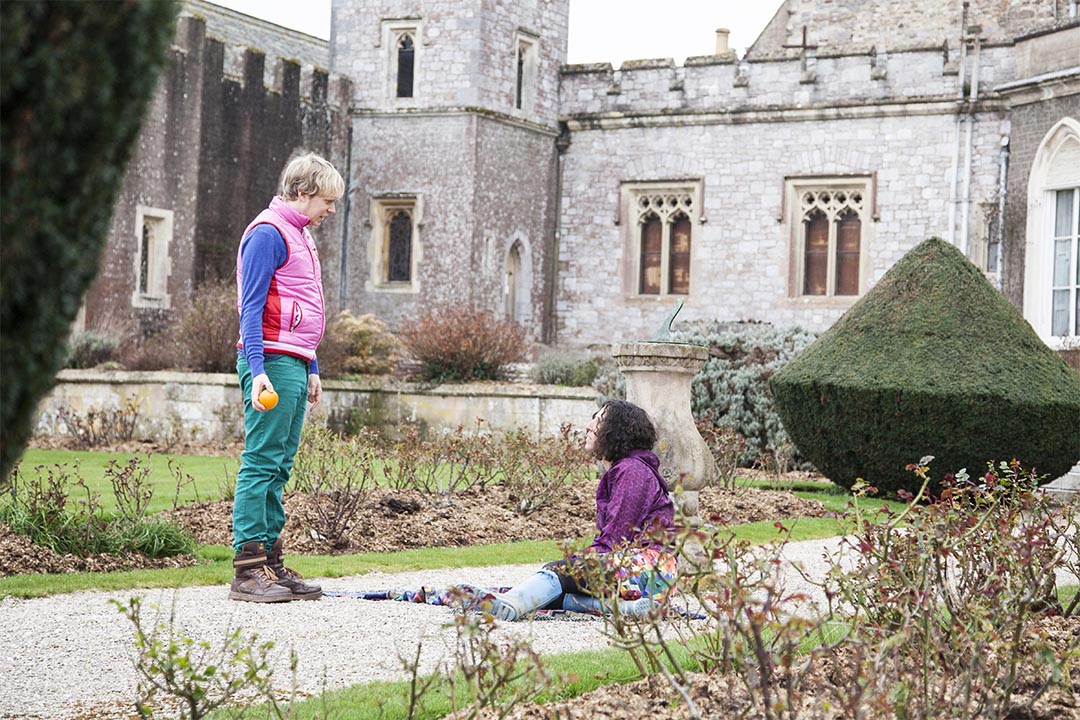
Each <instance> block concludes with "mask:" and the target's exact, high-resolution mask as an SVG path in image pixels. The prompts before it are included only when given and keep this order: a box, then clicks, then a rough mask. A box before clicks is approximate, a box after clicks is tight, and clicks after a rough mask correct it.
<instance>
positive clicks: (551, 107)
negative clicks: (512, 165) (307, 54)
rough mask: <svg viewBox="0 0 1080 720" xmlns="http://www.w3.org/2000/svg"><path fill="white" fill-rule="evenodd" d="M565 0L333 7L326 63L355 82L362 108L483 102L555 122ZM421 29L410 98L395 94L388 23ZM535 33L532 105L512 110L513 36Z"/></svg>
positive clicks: (440, 0)
mask: <svg viewBox="0 0 1080 720" xmlns="http://www.w3.org/2000/svg"><path fill="white" fill-rule="evenodd" d="M567 16H568V4H567V2H566V0H558V1H556V2H517V3H506V2H500V1H499V0H432V1H431V2H425V3H423V5H422V6H418V4H417V3H415V2H406V1H404V0H382V1H381V2H378V3H343V2H337V3H334V6H333V18H332V27H333V39H332V48H331V62H332V67H333V69H334V70H335V71H337V72H341V73H344V74H347V75H350V76H351V77H352V78H353V80H354V83H355V85H354V91H355V96H354V100H355V103H356V107H357V108H358V109H362V110H382V111H386V110H396V109H402V108H425V109H432V108H466V107H480V108H484V109H487V110H489V111H493V112H498V113H504V114H507V115H511V116H515V117H521V118H523V119H526V120H529V121H532V122H536V123H539V124H541V125H546V126H549V127H551V126H554V124H555V120H556V116H557V113H558V94H559V92H558V86H559V68H560V66H561V65H562V64H563V63H564V62H566V32H567ZM395 22H400V23H405V24H412V25H415V26H418V27H419V33H420V39H419V42H418V43H417V48H416V75H415V78H414V97H412V98H397V97H395V88H396V86H395V85H394V78H392V77H391V75H392V72H391V71H392V65H391V61H392V54H393V53H394V52H396V50H395V49H394V48H390V47H388V46H387V42H386V39H387V37H388V35H387V32H386V25H387V23H395ZM519 30H521V31H524V32H526V33H528V34H530V35H534V36H536V37H539V38H540V42H539V54H538V65H537V83H536V103H535V106H534V110H533V111H532V112H523V111H518V110H516V109H515V108H514V88H515V86H516V73H517V61H516V46H517V33H518V31H519Z"/></svg>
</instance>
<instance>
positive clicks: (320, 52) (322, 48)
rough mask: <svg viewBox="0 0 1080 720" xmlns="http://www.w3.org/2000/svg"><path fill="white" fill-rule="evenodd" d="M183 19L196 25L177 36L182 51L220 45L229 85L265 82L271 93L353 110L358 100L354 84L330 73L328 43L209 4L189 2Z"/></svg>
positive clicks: (202, 0)
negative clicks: (351, 92) (200, 45)
mask: <svg viewBox="0 0 1080 720" xmlns="http://www.w3.org/2000/svg"><path fill="white" fill-rule="evenodd" d="M180 18H181V23H194V25H191V26H190V27H189V29H187V31H185V30H184V29H181V30H180V31H179V32H178V33H177V38H178V44H179V46H180V48H181V49H182V50H189V49H191V47H193V43H201V42H204V41H205V42H207V43H211V44H213V43H216V44H218V45H220V46H221V51H220V56H221V64H220V68H221V70H220V72H221V75H222V77H224V78H226V79H228V80H233V81H237V82H239V83H241V85H244V86H246V85H247V84H248V83H249V82H251V83H261V84H262V86H263V87H265V88H266V89H267V90H268V91H270V92H274V93H277V94H280V95H298V96H299V97H300V98H301V99H302V100H306V101H311V102H316V103H319V102H326V103H328V104H329V105H331V106H333V107H338V108H344V107H348V105H349V103H350V102H351V100H352V98H351V97H350V95H349V82H348V80H347V79H346V78H345V77H344V76H342V75H339V74H337V73H331V72H330V71H329V70H328V69H327V68H329V66H330V51H329V43H328V42H327V41H326V40H322V39H320V38H317V37H312V36H311V35H306V34H304V33H300V32H297V31H295V30H289V29H288V28H283V27H281V26H279V25H275V24H273V23H269V22H266V21H265V20H260V19H258V18H254V17H251V16H250V15H244V14H243V13H238V12H235V11H232V10H229V9H227V8H223V7H221V6H218V5H214V4H212V3H209V2H204V0H185V2H184V4H183V6H182V9H181V13H180ZM198 26H201V30H200V29H198ZM192 33H194V35H192ZM211 54H212V55H214V54H217V53H215V52H214V51H213V50H211ZM215 61H216V59H215Z"/></svg>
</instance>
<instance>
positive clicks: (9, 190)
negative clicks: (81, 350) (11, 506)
mask: <svg viewBox="0 0 1080 720" xmlns="http://www.w3.org/2000/svg"><path fill="white" fill-rule="evenodd" d="M176 13H177V6H176V5H175V4H174V3H172V2H130V1H129V2H116V3H108V4H107V5H105V4H101V3H93V2H49V3H45V2H4V3H0V67H2V68H3V72H2V73H0V106H2V107H3V109H4V120H3V124H2V125H0V177H3V184H2V188H0V236H2V237H3V245H2V249H0V288H2V293H0V331H2V333H3V337H4V341H3V343H2V344H0V360H2V367H3V372H4V382H3V383H0V387H2V390H0V483H2V482H3V479H4V478H7V476H8V473H9V472H10V470H11V468H12V466H13V464H14V463H15V461H16V459H17V458H18V457H19V455H20V454H21V452H22V449H23V446H24V445H25V443H26V439H27V437H28V436H29V433H30V420H31V416H32V415H33V412H34V409H35V407H36V405H37V403H38V401H39V400H40V399H41V397H42V396H43V395H45V393H47V392H48V390H49V388H50V387H51V386H52V384H53V381H54V378H55V376H56V372H57V370H59V369H60V368H61V367H62V366H63V363H64V360H65V356H66V348H65V338H66V337H67V335H68V330H69V328H70V326H71V322H72V320H73V319H74V318H75V314H76V313H77V312H78V310H79V305H80V303H81V302H82V296H83V293H84V292H85V291H86V288H87V287H88V286H89V285H90V282H91V281H92V280H93V279H94V275H95V273H96V272H97V264H98V256H99V254H100V252H101V248H102V246H103V245H104V242H105V236H106V232H107V229H108V225H109V218H110V216H111V215H112V211H113V202H114V200H115V198H116V194H117V192H118V191H119V189H120V184H121V181H122V180H123V176H124V168H125V166H126V164H127V159H128V156H129V153H130V150H131V146H132V144H133V141H134V140H135V138H136V136H137V134H138V131H139V125H140V123H141V122H142V116H143V112H144V110H145V108H146V105H147V102H148V101H149V100H150V97H151V95H152V93H153V91H154V87H155V83H156V81H157V76H158V72H159V71H160V69H161V67H162V65H163V63H164V60H165V56H166V51H167V49H168V47H169V42H170V40H171V39H172V36H173V28H174V24H175V18H176Z"/></svg>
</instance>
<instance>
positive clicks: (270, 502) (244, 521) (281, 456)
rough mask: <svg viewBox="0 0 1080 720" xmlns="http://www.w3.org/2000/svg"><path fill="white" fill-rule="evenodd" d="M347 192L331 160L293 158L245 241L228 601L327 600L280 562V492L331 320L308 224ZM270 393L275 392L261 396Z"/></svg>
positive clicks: (318, 388)
mask: <svg viewBox="0 0 1080 720" xmlns="http://www.w3.org/2000/svg"><path fill="white" fill-rule="evenodd" d="M344 192H345V182H344V181H343V180H342V179H341V175H340V174H338V171H337V170H335V169H334V166H333V165H331V164H330V163H328V162H327V161H326V160H324V159H323V158H321V157H319V156H318V155H315V154H313V153H308V154H306V155H300V156H298V157H295V158H293V159H292V160H290V161H289V163H288V164H287V165H286V166H285V170H284V172H283V173H282V175H281V195H279V196H277V197H275V198H274V199H273V200H272V201H271V202H270V207H268V208H267V209H266V210H263V211H262V212H261V213H259V215H258V217H256V218H255V219H254V220H253V221H252V222H251V224H250V225H248V227H247V230H245V231H244V236H243V238H242V239H241V240H240V250H239V252H238V254H237V259H236V288H237V308H238V309H239V312H240V341H239V342H238V343H237V344H236V347H237V348H238V350H239V356H238V357H237V360H236V371H237V373H238V374H239V376H240V388H241V390H242V392H243V394H244V430H245V441H244V453H243V455H242V456H241V461H240V472H239V473H238V474H237V477H236V496H235V499H234V500H233V549H234V550H236V558H235V559H234V560H233V567H234V568H235V569H236V577H235V578H234V579H233V582H232V587H231V588H230V591H229V598H230V599H232V600H243V601H248V602H283V601H288V600H296V599H303V600H318V599H319V598H320V597H322V588H320V587H318V586H317V585H309V584H307V583H305V582H304V579H303V577H301V575H300V574H299V573H297V572H296V571H294V570H291V569H289V568H287V567H285V565H284V563H283V561H282V547H281V531H282V529H283V528H284V527H285V507H284V505H283V504H282V498H281V495H282V490H283V489H284V487H285V483H286V482H288V480H289V473H290V472H291V471H292V466H293V458H294V456H295V455H296V449H297V447H299V445H300V430H301V428H302V427H303V425H304V415H305V413H306V410H307V405H308V404H309V403H310V405H311V407H312V408H314V407H315V406H316V405H318V404H319V401H320V400H321V399H322V383H321V382H320V381H319V363H318V361H317V360H316V358H315V350H316V349H317V348H318V346H319V341H320V340H321V339H322V336H323V328H324V325H325V323H324V305H323V292H322V275H321V270H320V266H319V253H318V251H317V250H316V248H315V242H314V241H313V240H312V239H311V234H310V233H309V232H308V227H318V226H319V225H321V224H322V222H323V220H325V219H326V218H328V217H330V216H331V215H333V214H334V203H336V202H337V201H338V199H339V198H341V196H342V194H343V193H344ZM264 390H266V391H269V393H276V394H277V395H276V397H275V396H273V395H270V396H269V397H268V396H267V395H263V396H262V400H260V393H262V392H263V391H264ZM275 399H276V404H275V403H274V400H275Z"/></svg>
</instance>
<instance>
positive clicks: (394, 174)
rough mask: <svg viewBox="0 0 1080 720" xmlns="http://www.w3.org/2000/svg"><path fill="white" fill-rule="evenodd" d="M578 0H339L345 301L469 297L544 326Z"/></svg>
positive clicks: (535, 327) (373, 303)
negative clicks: (562, 75) (345, 100)
mask: <svg viewBox="0 0 1080 720" xmlns="http://www.w3.org/2000/svg"><path fill="white" fill-rule="evenodd" d="M567 15H568V2H567V0H551V1H547V0H545V1H542V2H541V1H539V0H515V1H511V2H506V1H503V0H428V1H426V2H421V1H420V0H411V1H409V0H386V1H385V2H381V3H373V2H369V1H366V0H334V3H333V15H332V25H331V26H332V37H331V42H330V48H331V49H330V63H331V67H332V68H333V69H334V70H335V71H336V72H340V73H342V74H345V75H348V76H350V77H351V78H352V79H353V81H354V83H355V84H354V85H353V90H354V95H353V122H352V142H351V158H350V163H349V165H350V167H349V203H348V213H349V217H348V220H347V222H348V226H349V231H348V237H349V239H348V243H347V247H346V248H345V252H346V254H347V257H346V259H345V262H344V267H345V268H346V270H345V275H344V277H343V278H342V281H343V289H342V296H343V298H344V299H345V303H344V305H345V307H348V308H351V309H352V310H353V311H354V312H356V311H359V312H365V313H368V312H370V313H375V314H376V315H378V316H379V317H380V318H383V319H386V320H387V321H389V322H390V323H391V325H392V326H393V325H397V324H399V323H400V321H401V320H402V319H404V318H407V317H412V316H415V315H416V314H417V313H419V312H422V311H424V310H425V309H429V308H433V307H437V306H441V305H448V304H454V305H461V304H472V305H475V306H476V307H478V308H482V309H486V310H489V311H491V312H493V313H495V314H496V315H499V316H506V317H511V318H513V319H515V320H517V321H519V322H521V323H522V324H523V325H524V326H525V327H526V328H527V329H528V330H529V331H530V332H531V333H532V335H533V336H534V337H536V338H543V337H547V336H548V334H549V328H548V327H547V324H548V322H547V318H548V316H549V314H550V313H549V306H550V292H551V289H550V288H549V287H547V284H546V279H547V278H550V277H551V276H552V273H551V271H550V265H551V263H552V262H554V251H553V243H554V238H555V214H556V192H555V188H556V173H557V156H558V154H557V151H556V145H555V141H556V138H557V136H558V121H557V112H558V94H559V69H560V67H561V66H562V64H563V63H564V62H565V59H566V33H567Z"/></svg>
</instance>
